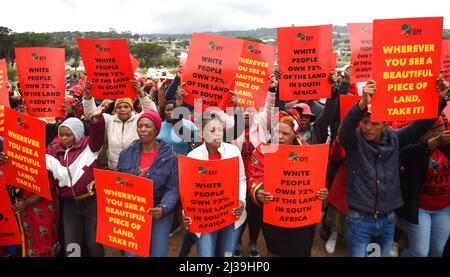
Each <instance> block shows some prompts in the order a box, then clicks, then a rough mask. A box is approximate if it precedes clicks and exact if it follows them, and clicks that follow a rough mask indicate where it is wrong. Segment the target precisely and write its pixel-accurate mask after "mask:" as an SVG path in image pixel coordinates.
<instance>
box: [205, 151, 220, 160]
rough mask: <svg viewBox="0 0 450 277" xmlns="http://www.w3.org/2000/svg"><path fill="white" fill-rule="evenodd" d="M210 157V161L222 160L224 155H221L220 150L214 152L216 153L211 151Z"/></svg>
mask: <svg viewBox="0 0 450 277" xmlns="http://www.w3.org/2000/svg"><path fill="white" fill-rule="evenodd" d="M208 159H209V160H210V161H214V160H220V159H222V155H220V153H219V152H217V153H214V154H209V153H208Z"/></svg>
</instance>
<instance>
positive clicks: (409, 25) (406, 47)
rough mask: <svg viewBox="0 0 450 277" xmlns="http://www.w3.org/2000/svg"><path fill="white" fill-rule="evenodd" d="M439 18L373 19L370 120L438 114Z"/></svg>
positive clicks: (430, 116) (440, 43)
mask: <svg viewBox="0 0 450 277" xmlns="http://www.w3.org/2000/svg"><path fill="white" fill-rule="evenodd" d="M442 24H443V18H442V17H428V18H400V19H386V20H374V21H373V59H372V62H373V63H372V78H373V79H374V80H375V82H376V84H377V92H376V93H375V95H374V96H373V98H372V101H371V102H372V116H371V120H372V121H376V122H377V121H378V122H379V121H395V120H415V119H425V118H434V117H437V116H438V114H437V113H438V102H439V93H438V90H437V89H436V79H437V77H438V74H439V69H440V64H441V45H442Z"/></svg>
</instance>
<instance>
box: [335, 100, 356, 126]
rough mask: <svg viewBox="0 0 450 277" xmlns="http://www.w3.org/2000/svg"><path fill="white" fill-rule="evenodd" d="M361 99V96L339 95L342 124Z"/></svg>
mask: <svg viewBox="0 0 450 277" xmlns="http://www.w3.org/2000/svg"><path fill="white" fill-rule="evenodd" d="M359 99H361V96H359V95H339V108H340V111H339V112H340V113H339V114H340V116H341V123H342V120H344V117H345V115H346V114H347V112H348V111H349V110H350V108H351V107H352V106H353V105H354V104H356V102H358V101H359Z"/></svg>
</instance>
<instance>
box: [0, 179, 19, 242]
mask: <svg viewBox="0 0 450 277" xmlns="http://www.w3.org/2000/svg"><path fill="white" fill-rule="evenodd" d="M11 206H12V204H11V201H10V200H9V196H8V191H7V190H6V187H5V186H4V185H0V245H15V244H21V243H22V237H21V235H20V230H19V225H17V219H16V217H15V215H14V213H13V211H12V210H11Z"/></svg>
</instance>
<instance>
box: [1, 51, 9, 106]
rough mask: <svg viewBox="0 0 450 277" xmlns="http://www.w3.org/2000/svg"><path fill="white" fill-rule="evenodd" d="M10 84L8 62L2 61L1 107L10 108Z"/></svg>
mask: <svg viewBox="0 0 450 277" xmlns="http://www.w3.org/2000/svg"><path fill="white" fill-rule="evenodd" d="M7 83H8V69H7V67H6V60H5V59H0V106H6V107H8V108H9V92H8V88H7V87H6V84H7Z"/></svg>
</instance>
